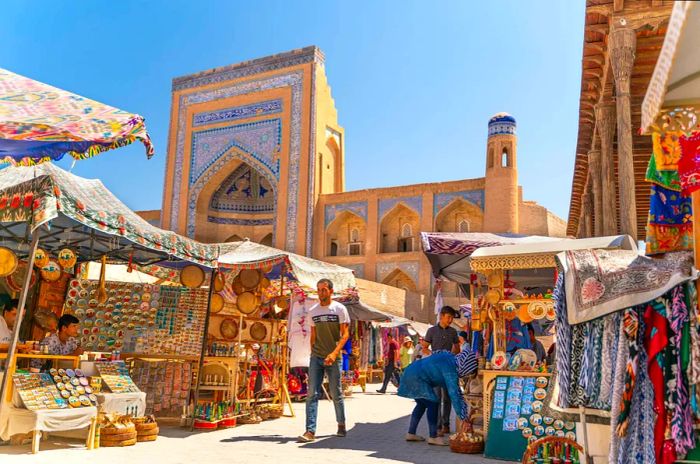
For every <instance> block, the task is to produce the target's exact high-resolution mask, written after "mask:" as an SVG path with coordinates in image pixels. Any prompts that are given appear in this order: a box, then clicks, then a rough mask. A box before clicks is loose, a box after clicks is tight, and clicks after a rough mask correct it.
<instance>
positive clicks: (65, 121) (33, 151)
mask: <svg viewBox="0 0 700 464" xmlns="http://www.w3.org/2000/svg"><path fill="white" fill-rule="evenodd" d="M136 140H139V141H141V143H143V144H144V145H145V147H146V153H147V155H148V157H149V158H150V157H151V156H152V155H153V145H152V144H151V139H150V137H149V136H148V133H147V132H146V126H145V124H144V119H143V117H142V116H139V115H137V114H130V113H127V112H125V111H122V110H119V109H117V108H113V107H111V106H108V105H104V104H102V103H98V102H96V101H94V100H90V99H88V98H84V97H81V96H79V95H75V94H72V93H70V92H66V91H65V90H61V89H57V88H55V87H52V86H50V85H46V84H43V83H41V82H37V81H35V80H32V79H29V78H27V77H24V76H20V75H18V74H15V73H12V72H10V71H7V70H5V69H2V68H0V163H7V164H13V165H23V166H29V165H34V164H38V163H42V162H44V161H52V160H59V159H61V158H62V157H63V155H65V154H66V153H69V154H70V155H71V156H72V157H73V158H75V159H85V158H90V157H92V156H95V155H97V154H98V153H101V152H103V151H107V150H110V149H112V148H118V147H122V146H124V145H128V144H130V143H132V142H134V141H136Z"/></svg>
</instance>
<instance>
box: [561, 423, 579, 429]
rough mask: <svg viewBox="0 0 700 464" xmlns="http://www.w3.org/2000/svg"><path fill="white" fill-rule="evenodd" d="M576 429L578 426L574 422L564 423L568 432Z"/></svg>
mask: <svg viewBox="0 0 700 464" xmlns="http://www.w3.org/2000/svg"><path fill="white" fill-rule="evenodd" d="M574 427H576V424H574V421H566V422H564V428H565V429H566V430H573V429H574Z"/></svg>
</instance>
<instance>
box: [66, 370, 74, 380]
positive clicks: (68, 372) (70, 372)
mask: <svg viewBox="0 0 700 464" xmlns="http://www.w3.org/2000/svg"><path fill="white" fill-rule="evenodd" d="M66 375H67V376H68V377H71V378H72V377H75V371H74V370H73V369H66Z"/></svg>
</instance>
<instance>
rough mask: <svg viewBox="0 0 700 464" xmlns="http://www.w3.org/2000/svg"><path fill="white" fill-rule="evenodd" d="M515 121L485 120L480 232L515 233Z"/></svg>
mask: <svg viewBox="0 0 700 464" xmlns="http://www.w3.org/2000/svg"><path fill="white" fill-rule="evenodd" d="M515 127H516V124H515V118H514V117H513V116H511V115H509V114H508V113H498V114H495V115H493V117H492V118H491V119H490V120H489V138H488V142H487V144H486V188H485V197H486V199H485V212H484V232H510V233H518V230H519V222H518V213H519V212H518V210H519V206H520V205H519V198H518V196H519V195H518V167H517V166H518V164H517V159H518V158H517V156H516V154H517V146H518V139H517V136H516V135H515Z"/></svg>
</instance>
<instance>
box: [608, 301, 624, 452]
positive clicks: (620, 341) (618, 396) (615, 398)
mask: <svg viewBox="0 0 700 464" xmlns="http://www.w3.org/2000/svg"><path fill="white" fill-rule="evenodd" d="M623 317H624V316H623V315H621V316H620V325H619V326H618V330H617V357H616V362H615V368H614V369H613V389H612V395H611V398H610V430H612V431H613V433H611V434H610V452H609V456H608V462H611V463H615V462H617V459H618V453H619V450H620V442H621V437H620V436H619V435H618V434H617V423H618V418H619V417H620V409H621V406H622V393H623V391H624V390H625V375H626V373H625V364H626V363H627V359H628V358H629V344H628V343H627V336H626V335H625V325H624V324H623V323H622V318H623Z"/></svg>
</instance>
